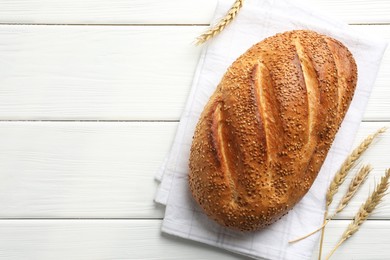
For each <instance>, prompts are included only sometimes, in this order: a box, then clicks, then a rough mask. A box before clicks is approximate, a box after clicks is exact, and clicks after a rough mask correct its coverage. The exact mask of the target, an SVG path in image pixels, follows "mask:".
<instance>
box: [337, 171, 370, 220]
mask: <svg viewBox="0 0 390 260" xmlns="http://www.w3.org/2000/svg"><path fill="white" fill-rule="evenodd" d="M371 171H372V167H371V165H365V166H363V167H362V168H360V170H359V172H358V173H357V174H356V175H355V177H354V178H353V179H352V180H351V182H350V183H349V187H348V190H347V193H346V194H345V195H344V197H343V198H342V199H341V200H340V203H339V205H338V207H337V209H336V212H335V213H334V214H333V215H332V217H334V216H335V215H336V214H338V213H340V212H341V211H342V210H343V209H344V208H345V207H346V206H347V205H348V203H349V202H350V201H351V199H352V197H353V196H354V195H355V194H356V192H357V191H358V190H359V188H360V187H361V186H362V185H363V183H364V182H365V181H366V179H367V176H368V174H369V173H370V172H371Z"/></svg>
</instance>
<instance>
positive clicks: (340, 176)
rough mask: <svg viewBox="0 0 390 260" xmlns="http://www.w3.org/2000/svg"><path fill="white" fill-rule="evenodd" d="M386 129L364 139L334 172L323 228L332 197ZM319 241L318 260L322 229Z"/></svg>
mask: <svg viewBox="0 0 390 260" xmlns="http://www.w3.org/2000/svg"><path fill="white" fill-rule="evenodd" d="M386 129H387V128H386V127H382V128H381V129H379V130H378V131H376V132H375V133H374V134H371V135H369V136H367V137H366V139H364V140H363V142H361V143H360V144H359V146H358V147H356V148H355V149H354V150H353V151H352V153H351V154H350V155H349V156H348V157H347V159H345V161H344V162H343V164H342V165H341V167H340V169H339V170H338V171H337V172H336V174H335V176H334V178H333V180H332V182H331V183H330V185H329V188H328V191H327V192H326V206H325V213H324V221H323V226H324V225H326V219H327V217H328V210H329V206H330V204H331V203H332V201H333V197H334V195H335V194H336V193H337V191H338V190H339V187H340V186H341V184H343V182H344V181H345V178H346V177H347V175H348V172H349V170H350V169H351V168H352V167H353V166H354V165H355V163H356V161H357V160H358V159H359V158H360V156H361V155H362V154H363V153H364V152H365V151H366V150H367V149H368V147H370V145H371V143H372V142H373V141H374V139H375V138H376V137H377V136H378V135H380V134H382V133H384V132H385V131H386ZM321 230H322V232H321V239H320V250H319V255H318V259H319V260H321V255H322V244H323V242H324V234H325V232H324V228H322V229H321Z"/></svg>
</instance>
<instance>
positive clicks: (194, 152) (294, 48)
mask: <svg viewBox="0 0 390 260" xmlns="http://www.w3.org/2000/svg"><path fill="white" fill-rule="evenodd" d="M356 80H357V68H356V64H355V61H354V59H353V57H352V54H351V53H350V52H349V51H348V49H347V48H346V47H345V46H344V45H342V44H341V43H340V42H338V41H336V40H334V39H332V38H329V37H327V36H324V35H320V34H318V33H315V32H313V31H302V30H301V31H290V32H286V33H283V34H277V35H275V36H273V37H270V38H267V39H265V40H264V41H262V42H260V43H258V44H256V45H254V46H253V47H252V48H250V49H249V50H248V51H247V52H246V53H245V54H243V55H241V56H240V57H239V58H238V59H237V60H236V61H235V62H234V63H233V64H232V65H231V66H230V68H229V69H228V71H227V72H226V74H225V75H224V77H223V79H222V81H221V83H220V84H219V85H218V87H217V89H216V91H215V92H214V94H213V95H212V97H211V98H210V100H209V102H208V104H207V105H206V107H205V109H204V111H203V113H202V115H201V117H200V119H199V122H198V125H197V127H196V130H195V134H194V139H193V143H192V147H191V154H190V163H189V167H190V173H189V185H190V189H191V191H192V194H193V197H194V198H195V200H196V201H197V202H198V203H199V205H200V206H201V207H202V208H203V209H204V211H205V212H206V214H207V215H208V216H210V217H211V218H212V219H214V220H216V221H217V222H219V223H220V224H222V225H224V226H226V227H231V228H234V229H239V230H248V231H249V230H256V229H259V228H262V227H264V226H266V225H269V224H271V223H273V222H275V221H276V220H278V219H279V218H280V217H282V216H283V215H284V214H286V213H287V212H288V211H289V210H290V209H291V208H292V207H293V206H294V205H295V204H296V203H297V202H298V201H299V200H300V199H301V198H302V197H303V196H304V195H305V194H306V192H307V191H308V190H309V188H310V187H311V185H312V183H313V181H314V179H315V178H316V176H317V174H318V172H319V170H320V168H321V166H322V163H323V161H324V160H325V157H326V155H327V152H328V150H329V148H330V146H331V144H332V142H333V139H334V137H335V135H336V132H337V130H338V128H339V127H340V124H341V122H342V120H343V118H344V115H345V113H346V111H347V109H348V106H349V104H350V102H351V100H352V97H353V93H354V90H355V86H356Z"/></svg>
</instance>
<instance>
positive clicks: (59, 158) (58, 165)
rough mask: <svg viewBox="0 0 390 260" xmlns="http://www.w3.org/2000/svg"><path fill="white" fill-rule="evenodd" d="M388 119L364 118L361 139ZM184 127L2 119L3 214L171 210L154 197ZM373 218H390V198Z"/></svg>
mask: <svg viewBox="0 0 390 260" xmlns="http://www.w3.org/2000/svg"><path fill="white" fill-rule="evenodd" d="M383 125H384V123H372V122H371V123H363V124H362V126H361V129H360V131H359V134H358V137H357V141H356V143H358V142H359V140H360V139H362V138H364V137H365V136H366V135H367V134H369V133H372V132H374V131H375V130H376V129H378V128H379V127H381V126H383ZM176 127H177V123H168V122H167V123H152V122H149V123H126V122H122V123H113V122H106V123H103V122H0V143H1V145H0V169H1V175H0V204H1V205H2V206H1V207H0V218H161V217H163V210H162V208H161V207H159V206H156V205H155V204H154V202H153V198H154V194H155V192H156V186H157V185H156V181H155V180H154V174H155V172H156V170H157V169H158V167H159V165H160V163H161V162H162V160H163V159H164V157H165V155H166V153H167V152H168V150H169V148H170V145H171V143H172V139H173V137H174V134H175V130H176ZM388 147H390V132H388V133H386V134H385V135H384V137H382V138H381V139H380V140H379V141H378V142H377V143H376V144H374V145H373V146H372V147H371V148H370V150H369V151H368V152H367V153H366V154H365V155H364V156H363V159H362V161H363V162H370V163H371V164H372V165H373V166H374V171H373V173H372V174H371V175H370V178H369V180H368V181H367V183H366V185H365V186H364V187H363V189H362V190H361V191H360V192H359V193H358V194H357V195H356V196H357V197H356V200H354V201H353V202H351V205H350V206H348V207H347V208H346V209H345V212H344V213H343V214H341V215H340V217H341V218H351V217H352V216H353V215H354V213H355V211H356V210H357V208H358V207H359V205H360V203H361V202H363V201H364V200H365V198H366V196H367V195H368V193H369V190H372V189H373V187H374V186H373V181H374V179H376V180H378V178H379V176H380V175H382V174H383V171H384V169H385V168H387V167H390V165H389V162H388V158H389V157H390V150H389V149H387V148H388ZM368 184H370V185H368ZM343 189H344V188H342V189H341V190H342V191H343ZM335 201H337V197H336V199H335ZM372 218H377V219H385V218H390V197H389V198H387V199H386V200H385V202H384V203H383V205H381V206H380V207H379V209H378V210H377V211H376V212H375V213H374V215H373V216H372Z"/></svg>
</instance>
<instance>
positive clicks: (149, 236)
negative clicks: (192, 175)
mask: <svg viewBox="0 0 390 260" xmlns="http://www.w3.org/2000/svg"><path fill="white" fill-rule="evenodd" d="M348 223H349V221H332V222H331V223H330V224H329V226H328V228H327V232H326V236H325V243H324V252H325V253H327V252H329V251H330V250H331V249H332V248H333V246H334V245H335V244H336V242H337V239H338V238H339V237H340V235H341V233H342V232H343V230H344V228H345V227H346V226H347V225H348ZM160 226H161V221H160V220H2V221H0V230H1V232H0V256H1V257H2V258H4V259H189V260H190V259H194V260H195V259H196V260H198V259H203V260H206V259H207V260H208V259H210V260H211V259H246V260H249V258H246V257H243V256H240V255H237V254H233V253H230V252H227V251H224V250H221V249H217V248H215V247H211V246H206V245H203V244H200V243H197V242H192V241H189V240H185V239H180V238H176V237H172V236H168V235H165V234H163V235H162V234H161V232H160ZM389 232H390V221H367V223H364V224H363V226H362V227H361V229H360V231H359V232H357V233H356V234H355V235H354V236H353V237H352V238H351V239H350V240H349V241H347V242H346V243H345V244H344V245H343V246H342V247H340V249H339V250H338V251H336V253H335V255H334V257H332V259H343V260H348V259H387V258H388V256H389V255H390V247H389V246H388V245H389V244H390V237H389V236H388V234H389ZM316 255H317V252H314V254H313V259H316V258H315V257H314V256H316Z"/></svg>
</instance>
